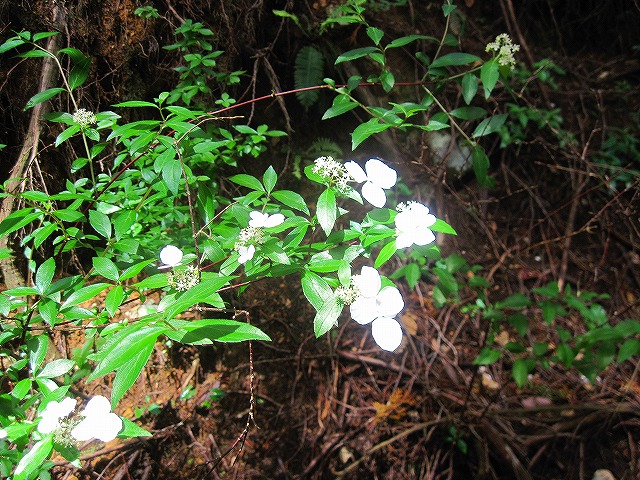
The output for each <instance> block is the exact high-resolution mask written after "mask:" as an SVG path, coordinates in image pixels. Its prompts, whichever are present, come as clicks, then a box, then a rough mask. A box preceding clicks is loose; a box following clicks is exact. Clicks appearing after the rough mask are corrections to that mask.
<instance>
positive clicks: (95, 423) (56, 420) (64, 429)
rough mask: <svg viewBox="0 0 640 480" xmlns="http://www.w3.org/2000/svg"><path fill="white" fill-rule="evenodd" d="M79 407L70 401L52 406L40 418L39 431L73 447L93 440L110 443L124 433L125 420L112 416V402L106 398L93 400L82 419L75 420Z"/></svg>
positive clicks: (55, 403) (80, 415) (49, 405)
mask: <svg viewBox="0 0 640 480" xmlns="http://www.w3.org/2000/svg"><path fill="white" fill-rule="evenodd" d="M76 403H77V401H76V400H75V399H73V398H69V397H66V398H65V399H64V400H62V401H60V402H57V401H55V400H54V401H51V402H49V403H48V404H47V406H46V408H45V409H44V411H43V412H42V415H41V416H40V422H39V423H38V431H39V432H40V433H43V434H48V433H53V434H54V439H55V441H56V442H58V443H60V444H62V445H69V446H71V445H74V444H76V443H77V442H82V441H85V440H90V439H92V438H96V439H98V440H102V441H103V442H109V441H111V440H113V439H114V438H116V436H117V435H118V433H119V432H120V430H122V425H123V423H122V419H121V418H120V417H119V416H118V415H116V414H115V413H112V412H111V404H110V402H109V400H108V399H107V398H105V397H103V396H102V395H98V396H95V397H93V398H92V399H91V400H89V402H88V403H87V405H86V407H85V408H84V410H83V411H82V412H80V413H79V414H78V416H76V417H71V416H70V414H71V413H72V412H73V411H74V410H75V408H76Z"/></svg>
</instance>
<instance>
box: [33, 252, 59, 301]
mask: <svg viewBox="0 0 640 480" xmlns="http://www.w3.org/2000/svg"><path fill="white" fill-rule="evenodd" d="M55 273H56V261H55V260H54V259H53V257H51V258H48V259H47V260H45V261H44V263H42V265H40V267H39V268H38V271H37V272H36V288H37V289H38V291H39V292H40V293H41V294H44V293H45V292H46V291H47V289H48V288H49V286H50V285H51V281H52V280H53V276H54V274H55Z"/></svg>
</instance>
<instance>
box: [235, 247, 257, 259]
mask: <svg viewBox="0 0 640 480" xmlns="http://www.w3.org/2000/svg"><path fill="white" fill-rule="evenodd" d="M238 253H239V254H240V256H239V257H238V263H247V262H248V261H249V260H251V259H252V258H253V255H254V254H255V253H256V247H255V246H253V245H249V246H248V247H244V246H243V247H238Z"/></svg>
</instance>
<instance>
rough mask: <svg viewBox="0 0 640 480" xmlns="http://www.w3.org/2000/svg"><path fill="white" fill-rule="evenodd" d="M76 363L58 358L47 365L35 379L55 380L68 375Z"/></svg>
mask: <svg viewBox="0 0 640 480" xmlns="http://www.w3.org/2000/svg"><path fill="white" fill-rule="evenodd" d="M75 366H76V362H75V361H73V360H70V359H68V358H59V359H57V360H53V361H51V362H49V363H47V364H46V365H45V366H44V367H43V368H42V370H40V372H39V373H38V374H37V375H36V377H37V378H56V377H61V376H62V375H64V374H65V373H68V372H69V371H70V370H71V369H72V368H73V367H75Z"/></svg>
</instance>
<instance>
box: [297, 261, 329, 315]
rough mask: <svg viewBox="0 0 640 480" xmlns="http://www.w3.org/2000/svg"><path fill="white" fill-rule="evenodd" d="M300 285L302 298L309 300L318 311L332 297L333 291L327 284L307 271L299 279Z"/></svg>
mask: <svg viewBox="0 0 640 480" xmlns="http://www.w3.org/2000/svg"><path fill="white" fill-rule="evenodd" d="M300 283H301V285H302V292H303V293H304V296H305V297H306V298H307V300H309V303H311V305H312V306H313V308H315V309H316V310H319V309H320V308H321V307H322V305H323V304H324V303H325V301H326V299H327V298H330V297H331V296H332V295H333V291H332V290H331V287H329V284H328V283H327V282H326V281H325V280H324V279H323V278H321V277H319V276H318V275H316V274H315V273H313V272H310V271H309V270H305V271H304V273H303V274H302V278H301V279H300Z"/></svg>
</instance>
